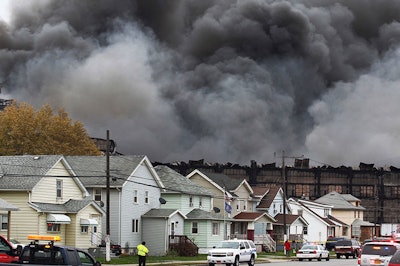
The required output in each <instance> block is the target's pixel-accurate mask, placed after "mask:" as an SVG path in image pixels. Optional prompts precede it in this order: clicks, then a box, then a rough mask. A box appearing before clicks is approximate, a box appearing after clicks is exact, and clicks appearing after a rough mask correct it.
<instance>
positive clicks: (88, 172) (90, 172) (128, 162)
mask: <svg viewBox="0 0 400 266" xmlns="http://www.w3.org/2000/svg"><path fill="white" fill-rule="evenodd" d="M65 158H66V159H67V161H68V163H69V164H70V166H71V168H72V170H73V171H74V173H75V174H76V175H77V176H78V177H79V179H80V180H81V182H82V184H84V186H85V187H96V186H101V187H104V185H105V184H106V183H107V179H106V168H107V157H106V156H66V157H65ZM145 158H146V156H144V155H124V156H110V157H109V163H110V164H109V167H110V177H111V181H110V187H122V186H123V185H124V183H125V182H126V180H127V179H128V177H129V176H131V175H132V174H133V172H134V171H135V169H136V168H137V167H138V166H139V165H140V164H141V163H142V162H143V160H144V159H145Z"/></svg>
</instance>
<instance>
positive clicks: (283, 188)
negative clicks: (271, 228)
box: [282, 151, 287, 241]
mask: <svg viewBox="0 0 400 266" xmlns="http://www.w3.org/2000/svg"><path fill="white" fill-rule="evenodd" d="M282 191H283V241H286V240H287V228H286V169H285V151H282Z"/></svg>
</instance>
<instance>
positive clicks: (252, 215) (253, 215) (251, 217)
mask: <svg viewBox="0 0 400 266" xmlns="http://www.w3.org/2000/svg"><path fill="white" fill-rule="evenodd" d="M262 216H266V217H267V219H268V220H271V221H273V222H276V220H275V218H273V217H271V216H270V215H269V214H268V213H266V212H241V213H239V214H237V215H235V216H234V217H233V219H234V220H246V221H256V220H258V219H260V218H261V217H262Z"/></svg>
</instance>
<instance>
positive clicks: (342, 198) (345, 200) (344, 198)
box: [315, 191, 365, 210]
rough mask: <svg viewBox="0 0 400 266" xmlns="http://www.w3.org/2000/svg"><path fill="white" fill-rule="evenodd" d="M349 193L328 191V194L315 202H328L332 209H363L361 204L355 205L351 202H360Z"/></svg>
mask: <svg viewBox="0 0 400 266" xmlns="http://www.w3.org/2000/svg"><path fill="white" fill-rule="evenodd" d="M360 201H361V200H359V199H357V198H356V197H354V196H353V195H351V194H340V193H338V192H336V191H332V192H329V193H328V194H326V195H324V196H322V197H320V198H318V199H316V200H315V202H318V203H323V204H328V205H331V206H332V209H336V210H365V208H364V207H362V206H355V205H353V204H351V202H360Z"/></svg>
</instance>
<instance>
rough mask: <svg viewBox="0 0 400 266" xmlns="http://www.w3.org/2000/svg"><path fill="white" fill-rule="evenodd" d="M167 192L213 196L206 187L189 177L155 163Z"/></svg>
mask: <svg viewBox="0 0 400 266" xmlns="http://www.w3.org/2000/svg"><path fill="white" fill-rule="evenodd" d="M154 169H155V170H156V172H157V174H158V176H159V177H160V179H161V181H162V183H163V184H164V186H165V190H166V192H167V193H185V194H190V195H200V196H210V197H211V196H213V194H212V192H211V191H209V190H208V189H206V188H204V187H202V186H200V185H197V184H196V183H194V182H192V181H191V180H190V179H188V178H186V177H185V176H183V175H181V174H179V173H178V172H176V171H175V170H173V169H171V168H169V167H168V166H165V165H157V166H155V167H154Z"/></svg>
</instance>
